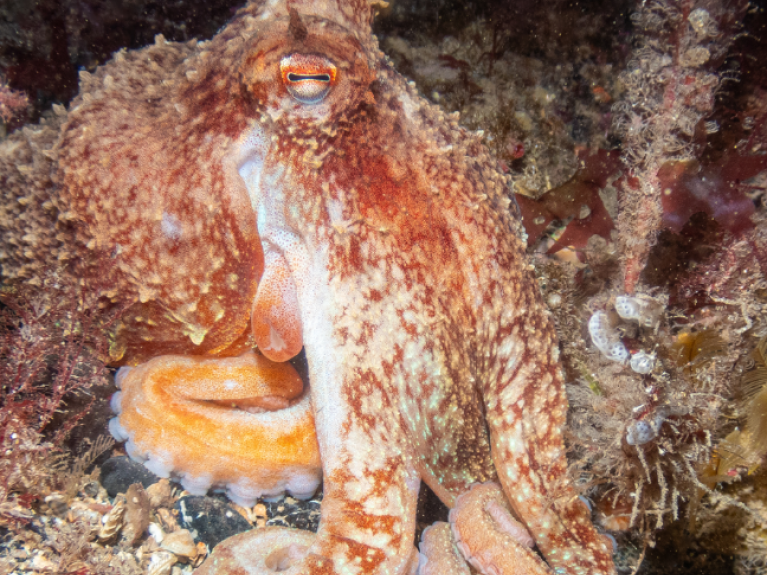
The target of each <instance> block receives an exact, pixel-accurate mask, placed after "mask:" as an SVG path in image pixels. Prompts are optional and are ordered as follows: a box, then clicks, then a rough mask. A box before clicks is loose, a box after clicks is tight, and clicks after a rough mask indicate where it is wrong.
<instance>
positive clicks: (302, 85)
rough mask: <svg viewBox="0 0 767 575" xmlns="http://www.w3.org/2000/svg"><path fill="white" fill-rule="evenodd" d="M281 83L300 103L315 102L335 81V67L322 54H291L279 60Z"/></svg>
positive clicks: (322, 96) (320, 99)
mask: <svg viewBox="0 0 767 575" xmlns="http://www.w3.org/2000/svg"><path fill="white" fill-rule="evenodd" d="M280 74H281V75H282V83H283V84H284V85H285V88H286V89H287V90H288V93H289V94H290V95H291V96H293V98H294V99H296V100H297V101H299V102H301V103H302V104H317V103H319V102H321V101H322V100H323V99H324V98H325V96H327V95H328V93H329V92H330V88H332V87H333V84H335V81H336V67H335V66H334V65H333V64H332V62H330V60H328V59H327V58H324V57H322V56H315V55H312V54H291V55H290V56H285V57H284V58H283V59H282V60H281V61H280Z"/></svg>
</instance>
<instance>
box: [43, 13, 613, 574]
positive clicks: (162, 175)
mask: <svg viewBox="0 0 767 575" xmlns="http://www.w3.org/2000/svg"><path fill="white" fill-rule="evenodd" d="M370 19H371V8H370V6H369V5H368V4H367V2H365V1H364V0H325V1H322V2H316V1H314V2H310V1H309V0H306V1H300V0H298V1H294V2H287V3H286V1H285V0H272V1H270V2H267V3H263V4H251V5H249V6H247V7H245V8H244V9H243V10H241V11H240V13H239V14H238V16H237V17H236V18H235V20H234V21H233V22H232V23H231V24H229V25H228V26H227V27H226V28H225V29H224V30H223V31H222V32H221V33H220V34H219V35H217V36H216V37H215V38H214V39H213V40H211V41H210V42H205V43H201V44H197V45H191V44H190V45H177V44H166V43H164V42H163V41H159V42H158V43H157V44H156V45H155V46H152V47H150V48H147V49H145V50H142V51H140V52H136V53H132V54H122V55H120V56H119V57H118V59H117V60H118V61H117V62H115V63H112V64H110V65H108V66H106V67H105V68H103V69H101V70H100V71H99V72H98V73H97V74H96V75H95V76H90V77H86V78H84V80H83V94H82V95H81V97H80V98H79V99H78V100H77V101H76V102H75V104H74V105H73V109H72V111H71V113H70V117H69V119H68V122H67V124H66V125H65V127H64V134H63V137H62V140H61V142H60V145H59V147H58V153H59V168H60V178H61V182H62V185H63V186H64V188H65V190H67V191H68V193H69V194H70V196H71V201H72V204H73V209H74V210H75V211H76V212H78V213H79V214H81V217H82V218H83V219H84V220H85V221H86V222H87V223H88V224H89V229H90V230H91V231H90V233H92V234H93V236H94V240H93V243H94V245H95V246H96V247H98V248H100V249H101V250H104V251H105V252H106V253H108V254H109V255H110V257H111V258H113V261H114V262H115V267H116V268H117V270H118V272H119V277H120V278H121V279H120V282H121V283H122V284H123V285H125V286H126V287H127V288H128V289H132V290H134V291H135V294H136V297H137V298H138V299H139V304H137V305H138V306H139V308H137V311H136V312H135V314H134V316H133V319H130V318H129V321H128V322H127V323H126V328H125V331H124V333H123V334H122V335H121V338H122V339H120V341H122V342H123V347H124V348H125V349H126V350H127V351H126V354H128V355H131V356H132V357H144V356H146V357H148V356H151V355H156V354H157V353H158V352H157V350H158V349H160V350H161V351H162V353H171V352H173V353H189V352H190V349H191V350H193V351H195V352H202V353H205V354H230V355H235V354H236V353H239V352H240V351H241V350H242V348H243V346H244V345H245V344H243V343H242V342H243V341H245V340H247V339H248V337H249V336H248V327H247V318H248V316H249V313H250V312H251V311H252V312H253V328H254V335H253V339H255V341H257V342H258V343H259V344H260V346H261V347H262V349H263V350H264V353H265V354H266V355H267V356H268V357H272V359H283V358H282V355H284V354H285V353H286V351H285V350H288V352H290V353H292V352H294V351H295V347H296V345H297V342H301V341H302V342H303V345H304V348H305V350H306V354H307V359H308V364H309V378H310V381H311V385H312V403H313V410H314V416H315V422H316V429H317V439H318V443H319V449H320V453H321V457H322V466H323V475H324V493H325V495H324V500H323V504H322V519H321V523H320V528H319V532H318V535H317V537H316V539H315V540H314V542H313V543H312V544H311V546H310V547H309V549H308V552H307V554H306V555H305V557H304V558H303V559H302V560H300V561H299V562H298V564H296V565H294V566H293V567H290V568H289V569H288V570H286V571H284V573H286V574H293V573H301V574H303V575H307V574H317V575H319V574H323V575H331V574H340V573H365V574H369V573H378V574H384V573H386V574H401V573H407V572H410V571H411V570H412V568H413V565H414V550H413V533H414V529H415V514H416V501H417V494H418V489H419V484H420V481H421V480H423V481H424V482H426V483H427V484H428V485H429V486H430V487H431V488H432V489H433V490H434V492H435V493H436V494H437V495H438V496H439V497H440V498H441V499H442V500H443V501H444V502H445V503H446V504H447V505H448V506H451V507H452V506H453V504H454V503H455V501H456V498H457V497H458V496H459V495H460V494H462V493H465V492H467V491H469V489H470V487H471V486H472V485H473V484H474V483H477V482H486V481H497V482H499V483H500V484H501V485H502V487H503V491H504V492H505V495H506V497H507V499H508V502H509V504H510V505H511V508H512V509H513V511H514V515H515V516H516V517H517V519H518V520H519V521H520V522H521V523H522V524H524V526H525V528H526V530H527V531H528V532H529V533H530V535H531V536H532V537H533V539H534V540H535V543H536V545H537V547H538V549H539V550H540V551H541V553H542V554H543V557H544V558H545V560H546V562H547V564H548V566H550V567H551V568H552V569H554V570H555V571H556V572H560V573H569V574H576V573H584V574H585V573H589V574H603V573H613V572H614V567H613V564H612V558H611V552H610V549H609V544H608V543H607V540H606V539H605V538H603V537H601V536H600V535H599V534H598V533H597V532H596V531H595V530H594V527H593V526H592V524H591V521H590V517H589V512H588V510H587V508H586V506H585V505H584V504H583V503H581V502H580V501H579V500H578V498H577V497H576V495H575V493H574V491H573V489H572V487H571V486H570V485H569V484H568V481H567V476H566V465H567V463H566V459H565V450H564V445H563V441H562V433H561V431H562V428H563V427H564V425H565V412H566V408H567V405H566V399H565V395H564V388H563V381H562V376H561V373H560V370H559V364H558V358H557V355H558V352H557V343H556V340H555V336H554V332H553V327H552V322H551V321H550V319H549V317H548V315H547V313H546V311H545V309H544V306H543V304H542V302H541V300H540V296H539V293H538V290H537V286H536V282H535V279H534V277H533V274H532V271H531V269H530V267H529V265H528V263H527V261H526V259H525V257H524V243H523V241H522V239H521V232H520V228H519V224H518V214H516V213H515V211H514V210H513V206H511V205H510V204H511V202H510V200H509V198H508V196H507V190H506V186H505V181H504V178H503V177H502V175H501V174H500V173H499V172H498V171H497V170H496V169H495V167H494V163H493V161H492V159H491V157H490V156H489V154H488V152H487V150H486V149H485V147H484V146H483V145H482V144H481V142H480V139H479V138H478V137H477V136H474V135H472V134H470V133H467V132H466V131H465V130H463V129H462V128H460V127H459V126H458V123H457V118H453V117H448V116H446V115H445V114H444V113H443V112H442V111H441V110H439V108H437V107H435V106H433V105H431V104H429V103H428V102H426V101H425V100H424V99H423V98H421V97H420V96H419V95H418V94H417V91H416V90H415V88H414V87H413V86H409V85H408V84H407V83H406V82H405V80H404V79H403V78H402V77H401V76H399V75H398V74H397V73H396V72H395V71H394V70H393V69H392V67H391V64H390V63H389V62H388V60H387V59H386V58H385V56H384V55H383V54H382V53H381V52H380V51H379V50H378V47H377V44H376V41H375V39H374V37H373V36H372V35H371V32H370V27H369V21H370ZM291 56H297V57H294V58H292V59H291ZM254 212H255V215H256V217H255V218H254ZM258 237H260V243H259V242H258ZM263 262H266V270H265V271H264V272H263V277H262V282H261V284H259V285H258V287H257V289H256V281H255V280H256V278H258V277H261V270H262V268H263V265H264V263H263ZM270 266H271V267H270ZM275 294H278V295H280V296H281V297H275ZM263 302H269V303H268V304H266V303H263ZM140 306H144V307H143V308H141V307H140ZM264 318H267V319H266V320H265V319H264ZM263 321H268V322H269V326H264V325H262V323H263ZM267 327H268V329H267ZM136 334H138V335H136ZM158 342H159V344H158ZM179 342H181V343H179ZM150 344H151V345H150ZM158 345H159V347H158ZM230 555H231V554H230ZM229 559H231V557H230V558H229ZM229 559H227V558H221V557H219V558H216V557H215V556H214V558H212V559H211V560H210V561H211V562H212V563H211V564H210V565H208V566H207V567H206V569H207V570H208V571H206V572H215V573H218V574H219V575H227V574H228V575H232V574H234V573H235V572H240V571H239V570H238V569H239V567H237V566H236V563H235V562H233V561H231V560H229ZM548 570H549V567H547V566H545V565H541V566H540V568H539V569H538V573H545V572H548Z"/></svg>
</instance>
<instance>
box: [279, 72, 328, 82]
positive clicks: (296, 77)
mask: <svg viewBox="0 0 767 575" xmlns="http://www.w3.org/2000/svg"><path fill="white" fill-rule="evenodd" d="M288 80H289V81H290V82H294V83H296V82H304V81H306V80H314V81H316V82H328V83H330V74H294V73H293V72H290V73H289V74H288Z"/></svg>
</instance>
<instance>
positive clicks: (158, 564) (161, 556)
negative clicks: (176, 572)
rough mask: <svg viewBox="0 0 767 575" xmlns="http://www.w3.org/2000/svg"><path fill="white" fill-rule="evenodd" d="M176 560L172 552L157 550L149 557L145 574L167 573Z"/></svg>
mask: <svg viewBox="0 0 767 575" xmlns="http://www.w3.org/2000/svg"><path fill="white" fill-rule="evenodd" d="M177 562H178V559H176V556H175V555H174V554H173V553H169V552H167V551H158V552H157V553H153V554H152V557H151V559H149V567H148V569H147V575H169V574H170V571H171V569H172V568H173V566H174V565H175V564H176V563H177Z"/></svg>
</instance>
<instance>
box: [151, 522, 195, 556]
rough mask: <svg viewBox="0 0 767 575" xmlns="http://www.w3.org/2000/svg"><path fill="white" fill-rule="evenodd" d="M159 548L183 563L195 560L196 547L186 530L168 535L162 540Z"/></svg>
mask: <svg viewBox="0 0 767 575" xmlns="http://www.w3.org/2000/svg"><path fill="white" fill-rule="evenodd" d="M160 547H162V548H163V549H165V550H166V551H170V552H171V553H173V554H174V555H175V556H176V557H178V558H179V559H182V560H184V561H194V560H195V559H196V558H197V545H195V543H194V537H192V534H191V533H190V532H189V530H188V529H180V530H179V531H174V532H173V533H168V534H167V535H166V536H165V537H164V538H163V540H162V544H161V545H160Z"/></svg>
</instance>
